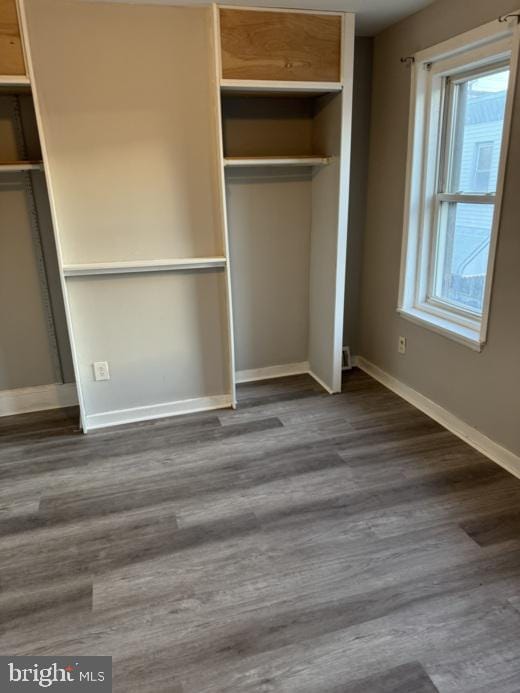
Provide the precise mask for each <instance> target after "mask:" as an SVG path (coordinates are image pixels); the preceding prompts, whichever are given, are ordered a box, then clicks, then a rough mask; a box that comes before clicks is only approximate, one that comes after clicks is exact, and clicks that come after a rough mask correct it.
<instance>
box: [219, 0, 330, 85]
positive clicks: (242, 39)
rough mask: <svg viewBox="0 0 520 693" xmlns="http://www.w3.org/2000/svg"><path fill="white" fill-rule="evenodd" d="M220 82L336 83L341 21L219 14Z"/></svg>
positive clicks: (236, 12) (285, 15)
mask: <svg viewBox="0 0 520 693" xmlns="http://www.w3.org/2000/svg"><path fill="white" fill-rule="evenodd" d="M220 35H221V46H222V77H223V78H224V79H241V80H280V81H310V82H313V81H314V82H339V81H340V79H341V69H340V55H341V16H339V15H334V14H317V13H303V12H290V11H272V12H269V11H264V10H262V11H256V10H247V9H231V8H221V9H220Z"/></svg>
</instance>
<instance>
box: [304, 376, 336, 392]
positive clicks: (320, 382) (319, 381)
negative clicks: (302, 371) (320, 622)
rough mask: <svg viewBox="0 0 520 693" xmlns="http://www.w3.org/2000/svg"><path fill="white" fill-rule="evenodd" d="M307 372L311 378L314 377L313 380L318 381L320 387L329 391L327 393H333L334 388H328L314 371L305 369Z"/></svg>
mask: <svg viewBox="0 0 520 693" xmlns="http://www.w3.org/2000/svg"><path fill="white" fill-rule="evenodd" d="M307 372H308V373H309V375H310V376H311V378H314V380H315V381H316V382H317V383H318V385H321V387H322V388H323V389H324V390H325V391H326V392H328V393H329V395H333V394H335V391H334V390H331V388H330V387H329V386H328V385H326V384H325V383H324V382H323V380H322V379H321V378H319V377H318V376H317V375H316V373H314V371H311V370H309V371H307Z"/></svg>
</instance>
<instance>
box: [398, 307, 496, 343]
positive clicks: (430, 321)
mask: <svg viewBox="0 0 520 693" xmlns="http://www.w3.org/2000/svg"><path fill="white" fill-rule="evenodd" d="M397 312H398V313H399V315H400V316H401V317H402V318H404V319H405V320H410V322H413V323H415V324H416V325H420V326H421V327H426V328H427V329H429V330H432V331H433V332H437V334H441V335H443V336H444V337H448V339H453V340H454V341H455V342H458V343H459V344H463V345H464V346H467V347H469V348H470V349H473V351H482V347H483V346H484V342H483V341H482V338H481V335H480V329H477V328H472V327H465V326H463V325H458V324H457V323H454V322H452V321H451V320H447V319H446V318H442V317H440V316H438V315H434V314H433V313H430V312H429V311H428V312H427V311H425V310H421V309H420V308H398V309H397Z"/></svg>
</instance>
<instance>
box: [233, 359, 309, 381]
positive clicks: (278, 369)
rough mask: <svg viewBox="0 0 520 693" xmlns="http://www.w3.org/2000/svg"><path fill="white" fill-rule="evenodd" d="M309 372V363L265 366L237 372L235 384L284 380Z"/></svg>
mask: <svg viewBox="0 0 520 693" xmlns="http://www.w3.org/2000/svg"><path fill="white" fill-rule="evenodd" d="M308 372H309V362H308V361H302V362H301V363H284V364H282V365H281V366H267V367H266V368H251V369H250V370H245V371H237V373H236V381H237V383H251V382H255V381H256V380H271V379H272V378H284V377H286V376H288V375H301V374H302V373H308Z"/></svg>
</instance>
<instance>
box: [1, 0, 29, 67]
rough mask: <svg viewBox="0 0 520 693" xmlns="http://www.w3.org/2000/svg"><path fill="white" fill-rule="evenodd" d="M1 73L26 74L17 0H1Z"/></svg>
mask: <svg viewBox="0 0 520 693" xmlns="http://www.w3.org/2000/svg"><path fill="white" fill-rule="evenodd" d="M0 75H25V62H24V58H23V50H22V42H21V39H20V28H19V26H18V16H17V13H16V2H15V0H0Z"/></svg>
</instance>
